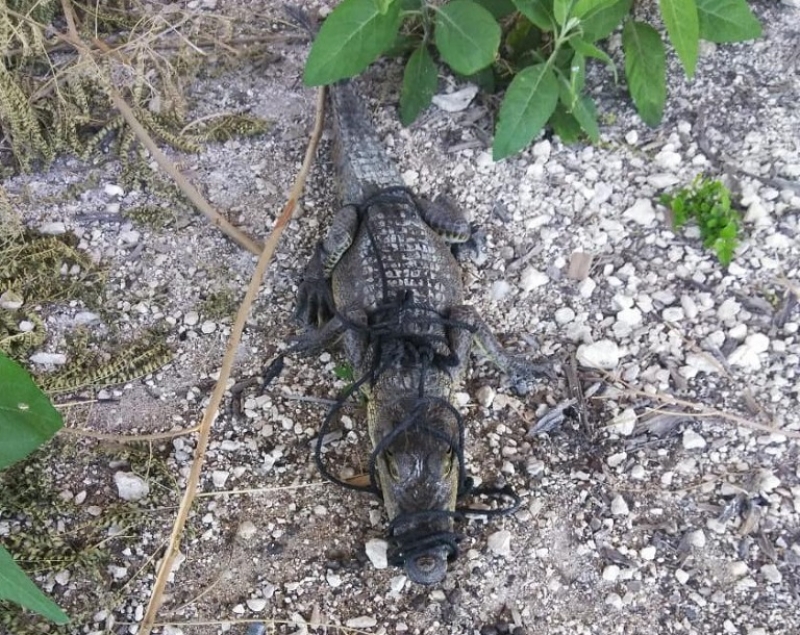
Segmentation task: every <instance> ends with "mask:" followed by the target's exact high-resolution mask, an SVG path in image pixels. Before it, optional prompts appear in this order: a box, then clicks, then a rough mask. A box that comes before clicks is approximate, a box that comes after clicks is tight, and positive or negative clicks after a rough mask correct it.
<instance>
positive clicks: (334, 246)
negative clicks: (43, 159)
mask: <svg viewBox="0 0 800 635" xmlns="http://www.w3.org/2000/svg"><path fill="white" fill-rule="evenodd" d="M331 102H332V104H333V114H334V121H335V130H336V149H335V162H336V168H337V172H338V176H339V186H340V192H341V197H342V201H343V203H344V207H343V208H342V210H341V211H340V212H339V213H338V214H337V215H336V217H335V218H334V220H333V223H332V225H331V229H330V230H329V232H328V235H327V237H326V238H325V240H324V241H323V242H322V243H321V244H320V245H319V247H318V249H317V252H316V254H315V256H314V257H313V258H312V260H311V262H310V263H309V265H308V267H307V268H306V271H305V275H304V280H303V283H302V285H301V288H300V292H299V297H298V315H299V316H300V317H301V318H303V319H304V320H305V321H306V322H307V323H309V324H312V325H314V326H317V327H319V329H318V330H316V331H312V332H310V333H307V334H306V335H304V336H303V337H302V338H301V340H300V343H299V345H298V347H296V350H301V351H306V352H310V351H316V350H319V349H320V348H322V347H325V346H326V345H328V344H330V343H331V342H333V341H334V340H336V339H337V338H338V337H339V336H343V339H344V348H345V352H346V354H347V357H348V359H349V361H350V363H351V364H352V366H353V368H354V371H355V375H356V377H363V376H369V375H370V373H374V371H375V370H376V368H379V369H380V372H379V373H377V376H373V377H372V381H368V382H366V383H365V384H364V385H363V387H362V392H363V393H364V394H365V396H366V397H367V423H368V429H369V436H370V439H371V441H372V444H373V447H375V448H377V447H378V446H379V444H382V443H384V444H386V440H387V439H388V438H389V437H388V436H387V435H395V436H394V438H392V439H391V443H388V444H387V445H386V447H384V448H383V449H382V451H381V452H380V453H379V454H378V456H377V457H376V468H377V474H378V480H379V486H380V490H381V494H382V497H383V501H384V504H385V507H386V511H387V514H388V516H389V519H390V520H393V521H394V527H393V537H394V538H396V539H398V541H400V542H402V539H403V537H404V536H411V535H414V536H419V535H422V536H425V535H429V534H437V533H440V532H451V531H452V516H451V515H447V514H433V515H431V514H429V515H426V516H423V515H421V514H420V513H419V512H426V511H431V510H440V511H445V512H453V511H454V509H455V505H456V497H457V494H458V490H459V474H460V472H461V469H460V468H461V466H459V465H458V457H457V452H454V448H456V447H458V443H459V439H458V435H459V431H458V422H457V421H456V416H455V415H454V412H455V411H454V409H452V408H449V407H448V406H447V405H446V404H449V403H451V402H452V398H453V393H454V391H455V389H456V388H457V387H458V386H459V385H460V382H461V380H462V378H463V375H464V373H465V371H466V369H467V364H468V359H469V350H470V346H471V343H472V340H473V338H477V340H478V341H479V343H480V344H481V346H482V348H483V349H484V350H486V351H487V352H488V353H489V355H490V356H491V357H492V358H493V360H494V361H495V362H496V363H497V364H498V366H500V367H501V368H502V369H503V370H505V371H507V372H511V373H512V374H520V373H521V374H525V375H528V374H530V370H531V368H530V367H529V366H526V365H525V364H524V363H520V362H517V361H515V360H511V359H510V358H508V357H507V356H506V355H505V353H504V352H503V351H502V349H501V348H500V346H499V344H498V343H497V341H496V340H495V339H494V337H493V336H492V334H491V332H490V331H489V330H488V328H486V326H485V324H484V323H483V322H482V321H481V319H480V317H479V316H478V315H477V313H476V312H475V311H474V310H473V309H472V308H471V307H469V306H466V305H464V304H463V299H464V288H463V284H462V280H461V269H460V267H459V265H458V263H457V262H456V260H455V258H454V257H453V255H452V253H451V251H450V245H449V244H448V243H452V242H458V241H463V240H466V238H468V236H469V225H468V223H467V221H466V219H464V218H463V216H461V215H460V213H459V212H458V211H457V210H455V208H454V207H453V206H452V205H449V204H446V205H442V204H438V205H437V203H429V202H427V201H419V200H417V199H416V198H415V197H413V196H412V195H411V194H409V193H408V192H406V191H404V190H394V191H391V192H389V193H384V194H381V192H382V191H384V190H385V188H391V187H402V180H401V178H400V175H399V172H398V170H397V168H396V167H395V166H394V164H393V163H392V162H391V160H390V159H389V158H388V157H387V156H386V154H385V152H384V151H383V148H382V147H381V144H380V142H379V140H378V138H377V135H376V133H375V131H374V129H373V127H372V125H371V123H370V120H369V118H368V117H367V115H366V113H365V112H364V109H363V107H362V106H361V104H360V102H359V101H358V99H357V98H356V97H355V95H354V94H353V92H352V89H351V87H350V85H349V84H337V85H335V86H333V87H332V88H331ZM365 202H367V205H364V203H365ZM359 207H360V209H359ZM432 227H436V228H437V231H438V233H437V231H434V229H433V228H432ZM444 236H446V237H447V238H445V237H444ZM409 294H410V295H409ZM401 297H403V298H405V301H402V300H400V299H399V298H401ZM382 309H383V311H382ZM368 327H369V330H368ZM379 331H380V333H384V335H385V334H387V333H388V334H390V335H389V336H386V337H381V336H379V335H378V333H379ZM376 340H378V341H379V344H376ZM426 354H427V355H429V357H428V361H425V359H421V358H420V356H421V357H422V358H425V355H426ZM431 356H432V357H431ZM445 359H449V360H450V361H451V362H455V363H450V364H449V365H448V364H446V363H436V361H439V362H441V361H442V360H445ZM420 386H422V398H421V395H420ZM410 417H411V418H413V421H412V420H409V418H410ZM448 555H449V551H448V550H447V548H445V547H443V546H441V545H439V546H433V547H431V548H430V549H427V550H423V551H422V552H421V553H420V552H419V550H417V552H416V553H415V554H413V556H412V557H410V558H408V559H406V560H405V562H404V564H405V568H406V572H407V574H408V577H409V578H410V579H411V580H412V581H414V582H418V583H422V584H432V583H435V582H439V581H441V580H442V579H443V578H444V576H445V573H446V571H447V559H448Z"/></svg>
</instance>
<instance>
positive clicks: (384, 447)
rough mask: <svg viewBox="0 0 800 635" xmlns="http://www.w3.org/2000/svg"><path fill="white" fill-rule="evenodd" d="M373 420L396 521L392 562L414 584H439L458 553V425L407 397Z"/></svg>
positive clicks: (380, 471)
mask: <svg viewBox="0 0 800 635" xmlns="http://www.w3.org/2000/svg"><path fill="white" fill-rule="evenodd" d="M373 403H374V402H373ZM371 414H372V415H373V416H372V417H370V419H371V421H370V423H371V424H373V425H371V426H370V433H371V436H372V440H373V445H374V447H375V448H376V449H377V450H378V452H377V454H376V456H375V469H376V472H377V476H378V481H379V484H380V489H381V494H382V496H383V501H384V505H385V507H386V512H387V514H388V516H389V520H390V521H391V525H390V527H391V541H392V543H393V555H392V557H391V559H392V562H393V564H397V565H402V566H404V567H405V570H406V574H407V575H408V577H409V579H410V580H412V581H413V582H416V583H418V584H435V583H437V582H440V581H441V580H442V579H443V578H444V576H445V574H446V572H447V562H448V559H449V558H450V557H451V556H452V555H454V553H455V534H453V516H452V512H453V511H454V510H455V506H456V497H457V495H458V487H459V478H460V476H459V475H460V472H461V470H460V466H459V463H458V461H459V457H458V454H459V453H458V450H457V448H458V447H459V445H460V438H459V426H458V420H457V418H456V416H455V413H454V411H453V410H452V409H451V408H449V407H446V406H444V405H443V404H442V403H440V402H438V401H437V400H433V401H428V400H422V401H420V400H418V399H416V398H407V397H405V398H397V399H395V400H393V401H392V403H390V404H388V405H384V406H383V407H377V408H375V409H374V410H373V412H372V413H371Z"/></svg>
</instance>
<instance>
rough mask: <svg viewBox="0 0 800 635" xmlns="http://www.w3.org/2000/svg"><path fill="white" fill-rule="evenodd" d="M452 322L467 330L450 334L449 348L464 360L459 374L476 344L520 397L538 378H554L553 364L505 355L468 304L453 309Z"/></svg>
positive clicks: (449, 332) (453, 331) (461, 362)
mask: <svg viewBox="0 0 800 635" xmlns="http://www.w3.org/2000/svg"><path fill="white" fill-rule="evenodd" d="M449 318H450V321H451V322H453V323H455V324H458V323H461V324H464V328H458V326H453V327H451V328H450V329H449V330H448V337H449V339H450V347H451V349H452V350H453V352H454V353H456V355H458V359H459V360H461V361H460V363H459V365H458V369H459V371H461V372H463V371H464V370H466V368H467V364H466V363H465V361H464V360H465V358H466V356H467V355H468V354H469V350H470V348H471V346H470V345H471V344H472V342H475V343H476V344H477V345H478V347H479V348H480V349H481V351H482V352H483V353H484V354H485V355H486V356H487V357H488V358H489V359H490V360H491V362H492V363H493V364H494V365H495V366H497V367H498V368H499V369H500V370H501V371H503V372H504V373H505V374H506V375H508V377H509V379H510V380H511V385H512V386H513V387H514V390H515V391H516V392H518V393H520V394H525V393H526V392H528V390H529V388H528V384H529V382H530V381H531V380H532V379H534V378H535V377H542V376H544V377H549V378H552V377H553V376H554V375H553V368H552V365H551V364H549V363H543V364H534V363H533V362H531V361H530V360H528V359H526V358H525V357H522V356H520V355H512V354H511V353H509V352H508V351H506V350H505V349H504V348H503V346H502V344H500V342H498V341H497V338H496V337H495V336H494V333H492V331H491V329H490V328H489V326H488V325H487V324H486V322H484V321H483V319H482V318H481V316H480V315H478V312H477V311H476V310H475V307H473V306H469V305H466V304H463V305H459V306H455V307H453V308H452V309H450V314H449Z"/></svg>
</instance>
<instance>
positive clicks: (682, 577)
mask: <svg viewBox="0 0 800 635" xmlns="http://www.w3.org/2000/svg"><path fill="white" fill-rule="evenodd" d="M675 579H676V580H677V581H678V582H680V583H681V584H686V583H687V582H688V581H689V574H688V573H686V571H684V570H683V569H677V570H676V571H675Z"/></svg>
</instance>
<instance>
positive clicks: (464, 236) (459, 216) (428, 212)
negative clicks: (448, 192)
mask: <svg viewBox="0 0 800 635" xmlns="http://www.w3.org/2000/svg"><path fill="white" fill-rule="evenodd" d="M417 202H418V203H419V211H420V216H422V220H424V221H425V222H426V223H427V224H428V226H429V227H430V228H431V229H432V230H433V231H435V232H436V233H437V234H439V236H441V237H442V238H443V239H444V240H445V242H448V243H463V242H466V241H468V240H469V239H470V236H472V228H471V227H470V225H469V220H467V217H466V215H465V214H464V212H463V211H462V210H461V208H459V207H458V206H457V205H456V204H455V203H454V202H453V201H452V200H451V199H450V198H449V197H447V196H444V195H443V194H440V195H439V196H437V197H436V198H435V199H434V200H433V201H429V200H428V199H426V198H418V199H417Z"/></svg>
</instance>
